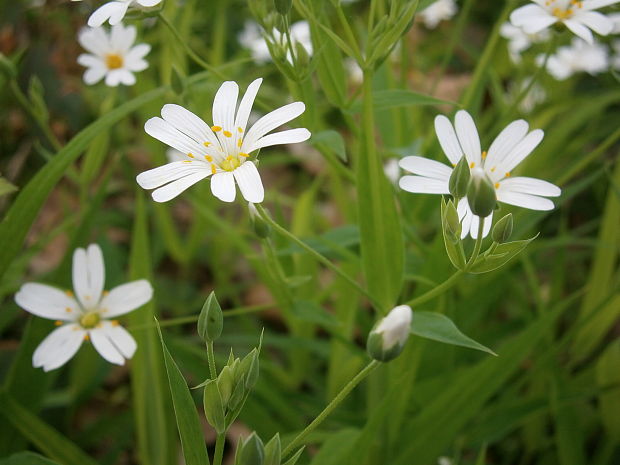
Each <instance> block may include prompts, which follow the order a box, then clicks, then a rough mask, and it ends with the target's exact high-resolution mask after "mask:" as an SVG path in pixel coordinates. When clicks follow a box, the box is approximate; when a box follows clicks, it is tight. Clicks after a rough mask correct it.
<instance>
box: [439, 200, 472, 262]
mask: <svg viewBox="0 0 620 465" xmlns="http://www.w3.org/2000/svg"><path fill="white" fill-rule="evenodd" d="M446 209H447V204H446V201H445V200H444V199H443V198H442V199H441V229H442V233H443V242H444V245H445V247H446V253H447V254H448V258H449V259H450V261H451V262H452V264H453V265H454V266H455V267H456V268H457V269H459V270H463V269H465V264H466V259H465V253H464V252H463V246H462V244H461V238H460V234H459V235H458V236H455V235H454V233H453V231H452V230H451V228H450V227H449V225H448V218H447V215H446Z"/></svg>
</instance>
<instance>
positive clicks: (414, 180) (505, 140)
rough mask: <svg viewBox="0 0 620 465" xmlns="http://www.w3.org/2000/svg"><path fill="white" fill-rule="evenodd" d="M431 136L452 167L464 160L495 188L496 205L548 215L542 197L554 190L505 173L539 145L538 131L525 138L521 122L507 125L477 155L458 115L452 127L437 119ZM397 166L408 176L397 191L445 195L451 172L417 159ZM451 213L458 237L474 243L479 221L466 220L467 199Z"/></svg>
mask: <svg viewBox="0 0 620 465" xmlns="http://www.w3.org/2000/svg"><path fill="white" fill-rule="evenodd" d="M435 132H436V133H437V138H438V139H439V144H440V145H441V148H442V149H443V151H444V153H445V154H446V157H447V158H448V160H450V163H452V166H453V167H454V166H456V164H457V163H458V162H459V160H460V159H461V157H463V156H464V157H465V158H466V160H467V162H468V164H469V167H470V169H474V168H481V169H482V170H483V171H484V174H485V175H486V176H487V177H488V178H489V180H490V181H491V182H492V183H493V185H494V186H495V189H496V194H497V200H498V201H499V202H503V203H507V204H510V205H516V206H518V207H523V208H528V209H530V210H551V209H553V207H554V205H553V202H552V201H551V200H549V199H546V198H545V197H557V196H559V195H560V194H561V191H560V189H559V188H558V187H557V186H555V185H553V184H551V183H549V182H547V181H542V180H540V179H535V178H529V177H521V176H519V177H512V176H511V171H512V170H513V169H514V168H515V167H516V166H517V165H518V164H519V163H521V162H522V161H523V160H524V159H525V158H526V157H527V156H528V155H529V154H530V153H532V151H533V150H534V149H535V148H536V147H537V146H538V144H540V142H541V141H542V139H543V135H544V133H543V131H542V130H540V129H535V130H533V131H531V132H529V125H528V123H527V122H526V121H524V120H517V121H513V122H512V123H510V124H509V125H508V126H506V128H505V129H504V130H503V131H502V132H501V133H500V134H499V135H498V136H497V137H496V138H495V140H494V141H493V143H492V144H491V146H490V147H489V150H488V152H486V151H484V152H483V151H482V149H481V145H480V138H479V136H478V130H477V129H476V125H475V123H474V120H473V119H472V117H471V116H470V114H469V113H467V112H466V111H465V110H461V111H459V112H457V113H456V116H455V120H454V126H453V125H452V123H451V122H450V120H449V119H448V118H446V117H445V116H443V115H439V116H437V117H436V118H435ZM400 166H401V167H402V168H403V169H405V170H407V171H409V172H411V173H413V174H414V175H413V176H411V175H406V176H403V177H402V178H401V179H400V182H399V185H400V187H401V189H403V190H406V191H408V192H413V193H426V194H449V192H450V191H449V189H448V182H449V180H450V175H451V174H452V170H453V168H450V167H448V166H446V165H444V164H443V163H440V162H438V161H435V160H429V159H427V158H423V157H418V156H409V157H405V158H403V159H402V160H401V161H400ZM457 210H458V213H459V218H460V219H461V222H462V233H461V237H463V238H464V237H465V236H467V235H468V234H470V235H471V237H472V238H474V239H475V238H476V237H477V235H478V225H479V219H478V217H477V216H475V215H474V214H472V212H471V210H470V208H469V204H468V203H467V198H463V199H461V200H460V201H459V203H458V205H457ZM492 219H493V214H492V213H491V214H490V215H489V216H488V217H486V218H485V219H484V229H483V236H486V235H487V234H488V233H489V230H490V229H491V224H492Z"/></svg>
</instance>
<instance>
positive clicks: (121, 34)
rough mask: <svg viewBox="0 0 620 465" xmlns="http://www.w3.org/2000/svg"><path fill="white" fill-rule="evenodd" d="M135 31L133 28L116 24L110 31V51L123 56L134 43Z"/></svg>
mask: <svg viewBox="0 0 620 465" xmlns="http://www.w3.org/2000/svg"><path fill="white" fill-rule="evenodd" d="M137 33H138V32H137V30H136V27H135V26H123V25H122V24H117V25H116V26H112V29H111V30H110V46H111V48H112V51H114V52H116V53H119V54H120V55H122V56H124V55H126V54H127V52H129V49H130V48H131V46H132V45H133V43H134V42H135V41H136V35H137Z"/></svg>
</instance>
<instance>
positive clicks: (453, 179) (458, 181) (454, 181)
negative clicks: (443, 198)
mask: <svg viewBox="0 0 620 465" xmlns="http://www.w3.org/2000/svg"><path fill="white" fill-rule="evenodd" d="M470 178H471V173H470V171H469V164H468V163H467V159H466V158H465V157H461V159H460V160H459V162H458V163H457V164H456V166H455V167H454V169H453V170H452V174H451V175H450V180H449V181H448V189H449V191H450V194H452V197H454V198H455V199H457V200H459V199H462V198H463V197H465V196H466V195H467V188H468V187H469V180H470Z"/></svg>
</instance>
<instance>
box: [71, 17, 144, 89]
mask: <svg viewBox="0 0 620 465" xmlns="http://www.w3.org/2000/svg"><path fill="white" fill-rule="evenodd" d="M135 40H136V28H135V27H134V26H127V27H125V26H123V25H122V24H118V25H116V26H112V29H111V30H110V33H109V34H108V32H107V31H106V30H105V29H104V28H102V27H96V28H90V27H85V28H83V29H82V30H81V31H80V33H79V34H78V42H79V43H80V45H81V46H82V47H84V48H85V49H86V50H88V51H89V52H90V53H83V54H81V55H80V56H79V57H78V59H77V61H78V63H79V64H80V65H82V66H85V67H87V68H88V69H87V70H86V71H85V72H84V82H85V83H86V84H88V85H92V84H96V83H97V82H99V81H100V80H101V79H103V77H104V76H105V83H106V85H108V86H110V87H116V86H118V85H119V84H124V85H126V86H131V85H133V84H135V83H136V77H135V76H134V75H133V73H136V72H139V71H143V70H145V69H146V68H148V66H149V65H148V63H147V62H146V61H145V60H144V57H145V56H146V54H147V53H149V51H150V50H151V46H150V45H148V44H138V45H135V46H134V42H135Z"/></svg>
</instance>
